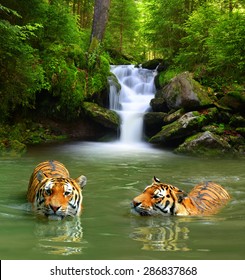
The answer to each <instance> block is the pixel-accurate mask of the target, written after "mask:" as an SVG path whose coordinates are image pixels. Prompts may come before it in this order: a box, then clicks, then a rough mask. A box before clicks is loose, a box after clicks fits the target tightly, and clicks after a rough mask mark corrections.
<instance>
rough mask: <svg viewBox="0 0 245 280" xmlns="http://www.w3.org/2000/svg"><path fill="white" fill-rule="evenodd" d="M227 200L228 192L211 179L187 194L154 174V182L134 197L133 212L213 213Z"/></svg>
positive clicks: (149, 213)
mask: <svg viewBox="0 0 245 280" xmlns="http://www.w3.org/2000/svg"><path fill="white" fill-rule="evenodd" d="M229 200H230V195H229V194H228V192H227V191H226V190H225V189H224V188H223V187H222V186H220V185H218V184H216V183H214V182H205V183H200V184H198V185H196V186H195V187H194V188H193V189H192V191H191V192H190V193H189V194H187V193H186V192H184V191H182V190H180V189H179V188H177V187H175V186H172V185H169V184H165V183H161V182H160V180H159V179H157V178H156V177H154V180H153V183H152V184H151V185H150V186H147V187H146V188H145V190H144V191H143V192H142V193H141V194H140V195H139V196H137V197H135V198H134V199H133V202H132V213H136V214H139V215H141V216H152V215H158V214H161V215H179V216H180V215H182V216H185V215H212V214H215V213H217V212H218V211H219V210H220V208H222V207H223V206H225V205H226V203H227V202H228V201H229Z"/></svg>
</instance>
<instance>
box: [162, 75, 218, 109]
mask: <svg viewBox="0 0 245 280" xmlns="http://www.w3.org/2000/svg"><path fill="white" fill-rule="evenodd" d="M161 92H162V97H163V98H164V99H165V101H166V102H167V105H168V107H169V108H170V109H180V108H184V109H185V110H187V111H191V110H196V109H199V108H202V107H212V106H214V105H213V104H214V100H212V99H211V98H210V97H209V95H208V90H207V89H206V88H205V87H203V86H202V85H200V84H199V83H198V82H197V81H195V80H194V79H193V78H192V76H191V74H190V73H189V72H184V73H181V74H179V75H177V76H176V77H174V78H173V79H172V80H171V82H170V83H169V84H168V85H166V86H165V87H164V88H163V89H162V90H161Z"/></svg>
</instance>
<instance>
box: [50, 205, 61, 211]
mask: <svg viewBox="0 0 245 280" xmlns="http://www.w3.org/2000/svg"><path fill="white" fill-rule="evenodd" d="M60 207H61V206H54V205H50V208H51V209H52V210H53V211H54V213H56V212H57V211H58V210H59V209H60Z"/></svg>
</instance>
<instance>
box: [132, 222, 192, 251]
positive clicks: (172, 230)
mask: <svg viewBox="0 0 245 280" xmlns="http://www.w3.org/2000/svg"><path fill="white" fill-rule="evenodd" d="M132 227H133V228H134V229H133V233H132V234H131V236H130V237H131V238H132V239H133V240H136V241H140V242H142V243H143V247H142V249H143V250H149V251H189V250H190V249H189V248H188V244H187V243H188V239H189V229H188V228H187V227H185V226H183V225H182V224H181V222H180V221H179V219H178V220H177V219H173V218H171V217H166V218H165V219H164V221H162V220H160V219H156V217H155V218H152V217H148V218H147V219H144V220H142V219H137V218H134V219H133V221H132Z"/></svg>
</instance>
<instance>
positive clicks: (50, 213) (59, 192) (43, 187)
mask: <svg viewBox="0 0 245 280" xmlns="http://www.w3.org/2000/svg"><path fill="white" fill-rule="evenodd" d="M86 182H87V178H86V177H85V176H84V175H81V176H79V177H78V178H76V179H72V178H70V175H69V171H68V170H67V169H66V167H65V166H64V165H63V164H62V163H61V162H59V161H56V160H49V161H44V162H41V163H39V164H38V165H37V166H36V167H35V169H34V171H33V173H32V175H31V177H30V180H29V185H28V190H27V200H28V202H30V203H31V204H32V209H33V211H34V212H36V213H37V214H38V215H41V216H46V217H48V218H49V219H58V220H61V219H63V218H65V217H74V216H79V215H80V214H81V212H82V200H83V195H82V189H83V187H84V186H85V185H86Z"/></svg>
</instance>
